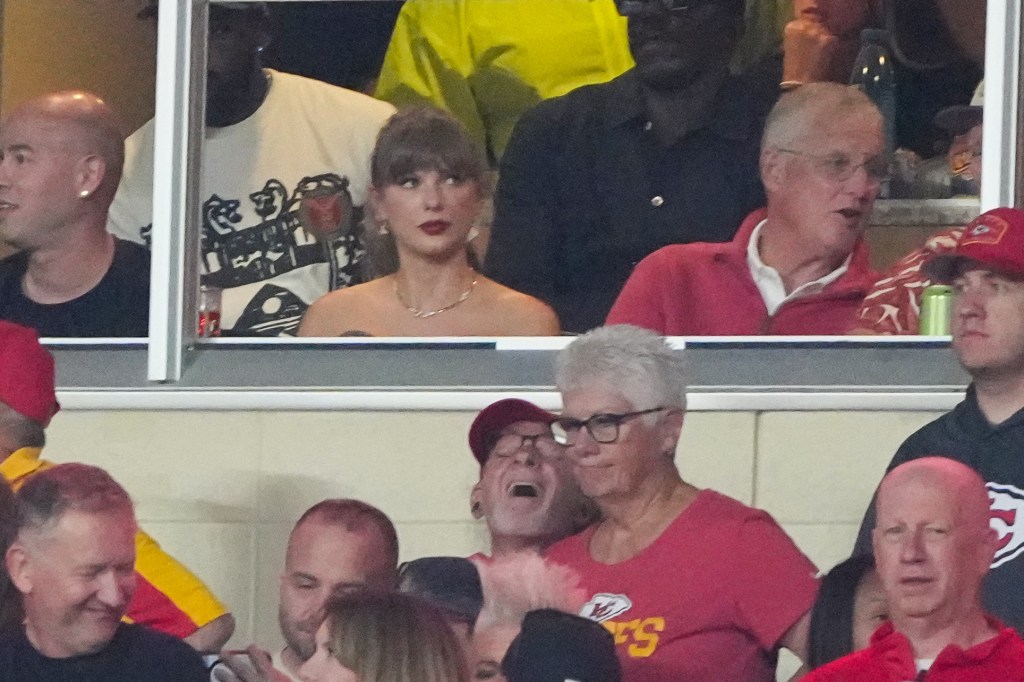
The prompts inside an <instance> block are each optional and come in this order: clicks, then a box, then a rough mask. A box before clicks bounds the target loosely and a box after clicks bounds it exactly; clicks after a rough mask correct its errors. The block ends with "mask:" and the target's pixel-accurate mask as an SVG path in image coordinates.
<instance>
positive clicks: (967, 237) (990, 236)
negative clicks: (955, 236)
mask: <svg viewBox="0 0 1024 682" xmlns="http://www.w3.org/2000/svg"><path fill="white" fill-rule="evenodd" d="M1008 229H1010V224H1009V223H1008V222H1006V221H1005V220H1003V219H1002V218H1000V217H999V216H996V215H991V214H985V215H983V216H979V217H978V218H976V219H975V221H974V222H973V223H971V224H970V225H968V226H967V229H966V230H964V235H963V236H962V237H961V238H960V244H959V246H966V245H967V244H998V243H999V241H1000V240H1001V239H1002V238H1003V235H1005V234H1006V231H1007V230H1008Z"/></svg>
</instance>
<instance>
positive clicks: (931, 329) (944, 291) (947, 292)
mask: <svg viewBox="0 0 1024 682" xmlns="http://www.w3.org/2000/svg"><path fill="white" fill-rule="evenodd" d="M952 312H953V289H952V287H948V286H946V285H945V284H933V285H931V286H930V287H927V288H925V290H924V293H923V294H922V295H921V326H920V327H919V329H918V332H917V333H918V334H920V335H921V336H949V321H950V317H951V315H952Z"/></svg>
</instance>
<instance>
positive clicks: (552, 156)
mask: <svg viewBox="0 0 1024 682" xmlns="http://www.w3.org/2000/svg"><path fill="white" fill-rule="evenodd" d="M512 4H513V3H504V2H484V3H479V2H477V3H466V2H460V1H458V0H444V1H443V2H442V1H440V0H439V1H438V2H429V3H422V2H418V1H417V0H411V1H409V2H407V3H405V4H404V6H403V7H402V8H401V11H400V12H398V15H397V20H396V21H397V23H396V25H395V28H394V31H393V34H392V35H391V39H390V43H389V44H388V46H387V51H386V55H385V56H384V58H383V68H382V71H381V76H380V79H379V81H378V82H377V93H376V94H377V98H373V97H370V96H367V95H364V94H362V93H359V92H355V91H352V90H348V89H345V88H341V87H338V86H334V85H328V84H327V83H324V82H321V81H317V80H313V79H310V78H305V77H301V76H297V75H294V74H290V73H286V72H283V71H280V70H277V69H273V68H268V67H266V66H265V64H264V60H265V56H264V53H265V50H266V48H267V47H268V46H270V45H272V44H274V40H275V33H276V30H277V28H278V27H280V26H281V23H279V22H275V21H274V20H273V19H274V15H273V13H272V11H271V10H270V8H269V6H268V4H267V3H260V2H254V3H234V2H221V3H213V4H211V6H210V8H209V31H208V65H207V79H206V88H205V92H206V101H205V127H204V136H203V138H204V139H203V145H202V153H201V163H200V169H201V175H202V177H201V179H200V183H199V184H200V199H199V201H200V203H201V205H202V210H201V215H202V224H201V225H200V226H199V227H198V229H199V231H200V244H201V254H200V256H199V258H200V277H201V284H202V286H203V287H204V288H206V289H207V290H214V291H215V294H211V300H219V303H218V304H217V305H219V310H217V311H216V312H217V314H218V316H219V320H218V330H217V331H218V332H219V333H223V334H225V335H238V336H254V335H265V336H276V335H282V334H283V335H294V334H296V333H299V331H300V328H301V333H302V334H303V335H307V336H337V335H357V336H416V337H422V336H504V335H520V336H545V335H555V334H559V333H581V332H584V331H586V330H588V329H592V328H594V327H597V326H599V325H601V324H604V323H606V322H607V323H614V322H629V323H634V324H639V325H641V326H645V327H647V328H650V329H652V330H654V331H658V332H660V333H665V334H672V335H737V334H739V335H748V334H796V335H819V334H847V333H858V334H864V333H903V334H906V333H916V332H917V328H916V320H917V315H916V311H917V307H918V305H919V301H920V294H921V291H922V290H923V288H924V287H925V286H927V284H929V283H930V282H928V281H927V280H924V279H923V278H921V277H916V278H912V279H911V278H908V277H906V276H905V271H906V268H905V267H903V266H902V265H897V266H895V268H896V269H894V271H893V272H890V273H886V274H884V275H883V274H880V273H876V272H874V271H873V270H872V269H871V268H870V267H869V266H868V262H867V261H868V253H867V246H866V237H865V232H866V227H867V224H868V222H869V220H870V215H871V210H872V206H873V203H874V199H875V197H876V196H877V195H878V193H879V191H880V188H881V187H882V184H883V182H887V181H888V179H889V177H890V169H891V168H893V165H892V163H891V162H892V159H889V158H887V156H886V154H885V153H884V152H883V151H882V150H884V149H885V147H884V145H883V146H882V147H881V148H880V147H879V145H878V144H876V142H877V139H878V138H879V137H880V135H881V133H880V130H883V129H884V126H883V125H881V124H880V123H879V112H878V111H877V110H874V109H873V107H874V105H873V104H872V103H871V102H870V101H868V100H867V99H866V98H864V97H858V96H857V95H855V94H853V93H850V92H846V93H844V92H843V91H842V89H841V88H840V87H839V86H838V85H836V86H831V87H830V86H827V85H823V84H819V83H814V82H812V81H816V80H840V81H842V80H845V79H846V77H845V76H844V75H843V74H842V72H843V71H844V70H846V71H848V68H849V63H850V62H851V60H852V56H851V52H853V51H855V49H856V39H855V36H856V34H857V32H858V31H859V29H860V28H862V27H864V26H867V25H871V24H878V23H882V24H884V25H886V26H887V27H888V28H889V29H890V31H892V41H893V43H892V48H893V52H894V53H895V54H896V55H897V57H898V58H899V59H897V61H898V62H900V63H901V64H902V65H903V66H905V67H906V68H907V69H911V70H912V69H913V68H916V67H920V66H921V62H922V59H923V57H921V55H920V54H919V53H920V52H921V50H925V46H922V45H919V43H920V42H921V41H917V42H912V41H910V42H908V38H907V37H906V36H905V35H904V34H906V33H907V31H906V30H904V29H905V27H906V26H909V25H911V24H912V19H913V17H914V16H915V14H914V13H915V12H916V13H917V14H919V15H921V17H922V20H924V19H925V18H927V21H928V22H931V23H929V24H928V25H929V26H930V25H932V24H935V25H937V26H940V27H941V26H944V25H946V24H949V23H950V22H951V21H954V20H955V19H956V17H957V16H959V15H957V14H955V10H953V9H950V7H948V4H949V3H945V2H937V3H936V4H935V6H934V7H932V6H930V5H929V6H926V5H928V2H924V3H915V5H917V7H916V9H914V8H911V9H908V8H905V7H896V6H895V5H899V4H900V3H894V5H893V6H892V7H890V6H889V5H888V4H887V3H883V2H870V1H868V0H863V1H861V0H858V1H857V2H850V3H836V2H833V1H832V0H800V1H799V2H796V3H793V5H794V6H792V7H791V6H790V3H789V2H786V1H782V2H768V1H767V0H748V1H747V2H744V0H713V1H710V2H700V3H689V2H685V1H683V0H594V1H592V2H587V3H585V4H579V3H566V2H554V1H548V0H545V2H532V1H531V0H523V1H522V2H518V3H515V7H514V9H513V8H512ZM769 5H770V7H768V6H769ZM963 11H967V10H963ZM509 12H512V14H508V13H509ZM157 14H158V12H157V4H156V3H155V2H150V4H149V6H148V7H147V8H146V9H145V10H143V11H142V12H140V13H139V15H140V19H141V20H142V21H141V22H140V29H142V30H145V29H144V22H148V21H150V20H153V21H155V20H156V19H157V18H158V17H157ZM513 15H528V16H530V17H531V21H530V22H521V21H515V19H514V16H513ZM382 16H383V15H382ZM789 17H793V20H792V21H791V22H790V24H789V25H788V26H787V28H786V30H785V31H784V32H783V31H782V30H781V26H782V25H783V24H785V19H787V18H789ZM382 20H383V19H382ZM975 23H976V22H975ZM374 25H375V26H376V24H374ZM901 27H904V28H901ZM947 28H949V30H947V31H945V32H944V33H942V35H941V37H942V40H943V41H945V42H944V43H943V45H946V43H949V46H950V47H949V50H955V49H958V50H959V51H960V53H963V54H960V58H964V59H967V58H975V57H976V55H975V54H974V53H973V52H971V50H970V49H968V48H958V47H956V41H954V40H953V38H952V37H951V35H955V34H957V30H956V29H955V28H952V27H947ZM911 35H912V32H911ZM926 52H927V54H928V55H932V54H933V53H934V52H936V51H935V50H931V51H927V50H926ZM563 54H571V55H573V57H572V58H571V59H565V58H563ZM908 55H909V56H908ZM965 55H966V56H965ZM783 57H785V70H786V73H785V80H783V78H784V74H783V62H782V59H783ZM901 60H902V61H901ZM926 66H929V68H931V67H935V68H938V66H937V65H936V64H933V63H931V62H928V63H927V64H926ZM972 82H976V80H974V81H972ZM784 87H786V88H790V89H793V88H795V92H790V93H788V94H784V95H782V93H783V92H784ZM947 90H948V91H944V92H945V97H944V98H932V100H930V103H931V104H933V105H935V106H934V107H932V108H931V109H928V113H927V121H926V122H927V123H928V124H929V125H930V124H931V120H930V117H931V116H932V115H933V114H934V111H935V110H938V108H939V104H945V103H949V102H947V100H949V101H951V102H954V103H957V104H958V105H959V109H963V105H965V104H966V101H964V100H963V99H961V100H959V101H956V98H957V97H960V96H961V95H962V94H963V93H961V92H960V88H959V85H958V84H952V83H951V84H949V87H948V89H947ZM517 93H518V94H517ZM780 95H782V96H781V98H780ZM940 99H941V100H942V101H941V102H940V101H939V100H940ZM389 102H390V103H389ZM392 103H393V104H395V105H398V106H400V107H411V108H409V111H408V113H402V114H401V115H399V116H398V117H397V118H395V119H393V120H392V121H391V123H390V124H388V125H387V126H385V122H387V121H388V120H389V119H390V118H391V117H392V115H393V114H394V112H395V109H394V107H393V106H392ZM431 106H438V107H441V109H442V111H443V110H447V111H448V112H449V113H450V114H451V116H450V117H449V116H448V115H447V114H445V113H440V112H438V111H437V110H434V109H432V108H428V107H431ZM973 109H974V113H973V114H972V115H969V116H966V117H965V116H963V115H960V113H958V111H959V110H958V109H957V108H956V107H954V109H953V110H949V109H947V110H942V111H940V112H939V115H938V116H937V117H936V120H935V123H936V126H938V127H940V128H942V129H944V130H948V131H949V133H950V134H951V135H952V136H953V139H951V140H949V141H950V142H951V143H952V147H951V148H950V153H949V155H948V158H946V157H943V156H941V155H940V156H937V157H936V162H935V163H931V162H927V163H925V164H920V166H919V165H917V162H916V161H914V160H913V159H916V158H917V157H916V156H915V153H914V152H912V151H908V152H907V153H906V154H904V155H903V156H902V157H901V163H900V165H899V167H900V168H901V169H903V171H906V172H905V173H904V174H903V176H900V175H899V174H897V177H895V178H893V183H894V184H893V185H892V186H900V185H899V182H903V181H905V184H907V183H909V185H910V186H911V187H912V188H915V187H916V188H917V189H915V190H914V191H918V190H920V191H923V192H925V193H926V194H927V193H928V192H930V191H931V189H929V188H930V187H932V185H935V186H936V187H938V186H940V185H941V187H945V188H946V189H945V190H942V191H944V192H945V191H949V192H955V191H969V192H973V191H977V188H978V177H979V166H978V154H979V151H980V126H979V125H977V123H978V121H977V120H973V119H972V124H971V125H969V126H967V127H966V128H965V127H964V123H963V122H964V121H965V120H967V119H968V118H972V116H973V117H975V118H977V117H978V116H979V114H978V112H980V107H977V106H974V108H973ZM901 111H902V109H901ZM937 129H938V128H937ZM153 131H154V128H153V122H152V121H150V122H148V123H146V124H145V125H143V126H142V127H141V128H140V129H139V130H137V131H135V132H134V133H132V134H131V135H129V136H128V138H127V140H126V141H125V142H124V145H123V148H122V145H121V139H120V138H121V135H122V132H121V131H120V129H119V124H118V121H117V116H116V114H115V112H113V111H112V110H111V108H110V106H109V105H108V104H106V103H104V102H103V101H101V100H100V99H99V98H98V97H96V96H95V95H92V94H90V93H88V92H82V91H67V92H60V93H54V94H50V95H45V96H42V97H38V98H36V99H33V100H31V101H28V102H25V103H23V104H21V105H19V106H17V107H15V108H14V109H12V110H10V111H9V112H8V113H7V114H6V116H5V118H4V120H3V122H2V126H0V136H2V148H3V149H2V153H3V161H2V162H0V240H2V241H3V242H4V244H5V245H6V247H7V248H9V249H11V248H13V249H15V250H16V251H17V253H16V254H15V255H13V256H10V257H8V258H6V259H4V260H3V261H0V319H8V320H11V321H15V322H18V323H21V324H25V325H28V326H31V327H33V328H35V329H37V330H38V331H39V332H40V333H41V334H42V335H43V336H44V337H51V336H56V337H67V336H71V337H75V336H92V337H97V336H108V337H117V336H128V337H144V336H146V335H147V327H148V315H149V313H148V292H149V275H148V272H149V254H148V251H147V249H146V248H144V247H146V246H148V245H149V243H150V241H151V236H152V235H151V230H152V225H153V216H152V192H153V186H152V185H153V175H152V173H153V145H154V140H153ZM909 146H911V147H912V146H913V145H909ZM917 153H918V154H919V153H920V152H919V150H917ZM944 158H946V160H943V159H944ZM907 169H912V173H911V171H910V170H907ZM495 173H496V176H495ZM907 173H911V174H912V175H914V177H911V176H910V175H907ZM495 177H497V182H496V187H495V190H494V194H493V205H492V192H491V187H492V185H493V184H494V178H495ZM900 178H902V179H900ZM897 180H899V182H898V181H897ZM922 187H923V188H924V189H922ZM958 188H959V189H958ZM932 189H934V188H932ZM936 191H938V190H936ZM104 224H105V225H106V229H107V232H109V233H110V234H106V233H105V232H104V231H103V229H101V227H102V225H104ZM111 235H113V236H111ZM940 237H941V236H940ZM953 238H955V235H953ZM940 241H941V239H940ZM466 244H468V246H466ZM464 246H465V248H463V247H464ZM914 256H915V254H910V255H908V258H913V257H914ZM901 267H903V269H902V270H901V269H898V268H901ZM876 282H878V283H879V285H878V287H877V288H876V290H875V291H872V286H873V285H875V284H876ZM880 297H881V298H880ZM865 299H867V300H865ZM314 303H316V304H317V305H316V306H314V308H313V309H314V313H313V314H312V315H310V316H309V317H308V318H307V317H306V311H307V309H309V308H310V306H312V305H313V304H314ZM862 303H863V304H864V305H865V309H863V310H858V308H859V307H860V306H861V304H862Z"/></svg>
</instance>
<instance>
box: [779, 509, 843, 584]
mask: <svg viewBox="0 0 1024 682" xmlns="http://www.w3.org/2000/svg"><path fill="white" fill-rule="evenodd" d="M783 528H785V530H786V532H787V533H789V537H791V538H793V542H795V543H796V544H797V547H799V548H800V549H802V550H803V551H804V553H805V554H806V555H807V556H808V558H810V560H811V561H813V562H814V565H815V566H817V567H818V570H819V571H821V572H822V573H827V572H828V570H829V569H830V568H832V567H833V566H835V565H836V564H838V563H839V562H840V561H843V560H844V559H846V558H847V557H849V556H850V552H852V551H853V543H854V541H855V540H856V539H857V530H858V529H859V528H860V520H859V519H858V521H857V523H817V524H815V523H808V524H802V523H788V524H785V525H784V526H783Z"/></svg>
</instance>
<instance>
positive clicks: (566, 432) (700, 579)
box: [548, 325, 817, 682]
mask: <svg viewBox="0 0 1024 682" xmlns="http://www.w3.org/2000/svg"><path fill="white" fill-rule="evenodd" d="M556 383H557V385H558V389H559V391H561V393H562V400H563V403H564V411H563V412H562V415H561V417H560V418H559V419H558V420H557V421H555V423H554V424H553V430H554V432H555V434H556V437H558V436H560V437H561V438H562V439H563V440H564V441H565V443H566V445H567V456H568V457H569V458H570V459H571V462H572V466H573V472H574V475H575V476H576V479H577V482H578V483H579V485H580V488H581V489H582V490H583V493H584V494H585V495H587V496H588V497H590V498H592V499H593V500H594V502H595V503H596V504H597V506H598V507H599V509H600V510H601V520H600V521H598V522H597V523H596V524H594V525H593V526H591V527H590V528H588V529H587V530H585V531H583V532H582V533H580V534H579V535H575V536H573V537H571V538H568V539H566V540H563V541H561V542H559V543H557V544H555V545H554V546H552V547H551V548H550V549H549V550H548V557H549V558H550V559H551V560H553V561H556V562H559V563H562V564H564V565H566V566H569V567H570V568H573V569H574V570H576V571H577V572H578V573H579V574H580V576H581V577H582V584H583V587H584V588H585V589H586V592H587V595H588V599H589V601H588V602H587V604H586V605H585V606H584V607H583V610H582V611H581V615H583V616H587V617H589V618H592V619H593V620H596V621H599V622H601V623H602V624H603V625H604V626H605V627H606V628H608V629H609V630H610V631H611V632H612V634H614V635H615V641H616V644H617V647H616V648H617V650H618V655H619V658H620V660H621V662H622V665H623V679H627V680H630V682H655V681H656V680H657V681H660V680H688V681H690V682H695V681H697V682H699V681H701V680H708V681H709V682H711V681H714V682H731V681H735V682H762V681H763V682H769V681H770V680H774V679H775V663H776V657H777V653H778V648H779V647H783V646H784V647H786V648H788V649H791V650H792V651H794V652H795V653H796V654H797V655H798V656H800V657H801V659H802V658H803V657H804V655H805V651H806V642H807V626H808V612H809V610H810V607H811V605H812V604H813V602H814V597H815V593H816V591H817V581H816V580H815V578H814V575H815V573H816V572H817V571H816V569H815V568H814V566H813V564H811V562H810V561H809V560H808V559H807V558H806V557H805V556H804V555H803V554H802V553H801V552H800V550H799V549H797V547H796V545H795V544H793V541H792V540H791V539H790V538H789V537H788V536H787V535H786V534H785V532H784V531H783V530H782V529H781V528H779V526H778V524H776V523H775V521H774V520H773V519H772V518H771V517H770V516H769V515H768V514H766V513H765V512H762V511H760V510H757V509H753V508H751V507H748V506H746V505H744V504H741V503H740V502H737V501H736V500H733V499H730V498H728V497H726V496H725V495H722V494H720V493H717V492H715V491H713V490H701V489H699V488H697V487H696V486H694V485H692V484H690V483H687V482H686V481H684V480H683V479H682V477H681V476H680V475H679V471H678V470H677V469H676V465H675V462H674V455H675V451H676V445H677V443H678V442H679V436H680V433H681V431H682V427H683V417H684V413H685V409H686V398H685V390H686V382H685V379H684V372H683V363H682V358H681V357H680V354H679V352H678V351H674V350H673V349H671V348H670V347H669V346H668V345H667V344H666V342H665V340H664V339H662V338H661V337H660V336H658V335H656V334H655V333H653V332H650V331H647V330H644V329H640V328H637V327H631V326H628V325H618V326H612V327H602V328H599V329H595V330H593V331H591V332H588V333H587V334H584V335H583V336H581V337H579V338H578V339H576V340H575V341H574V342H573V343H571V344H570V345H569V346H568V347H567V348H566V349H565V350H563V351H562V352H561V354H560V355H559V357H558V361H557V364H556Z"/></svg>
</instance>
